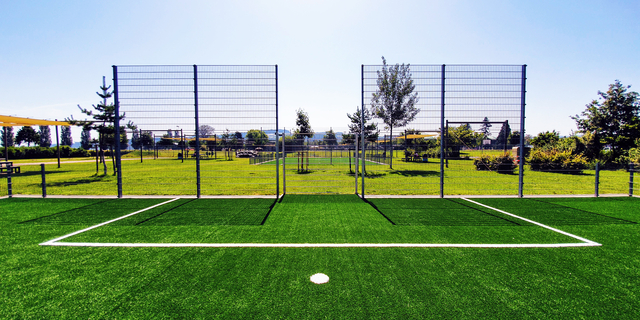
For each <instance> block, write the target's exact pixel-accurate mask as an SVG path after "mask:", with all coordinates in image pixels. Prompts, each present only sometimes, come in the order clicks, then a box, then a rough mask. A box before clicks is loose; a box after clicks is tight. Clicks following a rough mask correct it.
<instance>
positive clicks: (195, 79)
mask: <svg viewBox="0 0 640 320" xmlns="http://www.w3.org/2000/svg"><path fill="white" fill-rule="evenodd" d="M193 97H194V100H193V101H194V107H195V122H196V146H195V150H194V151H193V152H194V154H195V157H196V189H197V194H196V196H197V197H198V198H200V128H199V127H200V123H199V120H200V119H199V115H198V66H197V65H195V64H194V65H193Z"/></svg>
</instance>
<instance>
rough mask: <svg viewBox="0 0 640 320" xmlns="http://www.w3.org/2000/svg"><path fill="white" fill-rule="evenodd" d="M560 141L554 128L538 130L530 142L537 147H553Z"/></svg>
mask: <svg viewBox="0 0 640 320" xmlns="http://www.w3.org/2000/svg"><path fill="white" fill-rule="evenodd" d="M558 141H560V133H558V132H556V131H555V130H553V131H551V132H549V131H546V132H540V133H538V135H537V136H535V137H534V138H533V139H531V144H532V145H533V146H534V147H535V148H538V149H544V148H553V147H554V146H555V145H556V144H557V143H558Z"/></svg>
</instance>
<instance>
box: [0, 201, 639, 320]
mask: <svg viewBox="0 0 640 320" xmlns="http://www.w3.org/2000/svg"><path fill="white" fill-rule="evenodd" d="M638 201H639V200H638V199H637V198H628V197H625V198H527V199H516V198H475V199H467V198H445V199H438V198H417V199H416V198H400V199H399V198H394V199H390V198H371V199H368V200H367V201H364V200H362V199H360V198H358V197H357V196H355V195H334V196H321V195H314V196H307V195H304V196H303V195H286V196H284V197H283V198H282V199H280V200H276V199H268V198H228V199H220V198H202V199H194V198H162V199H161V198H155V199H109V198H93V199H86V198H85V199H82V198H46V199H38V198H11V199H8V198H5V199H0V224H1V225H2V226H1V227H2V230H3V232H2V236H1V237H0V241H1V246H0V255H2V260H3V264H2V265H3V270H2V271H0V279H2V280H1V281H2V289H1V290H2V291H1V299H0V310H3V316H4V317H7V318H70V317H78V318H127V317H130V318H142V317H145V318H149V317H152V318H160V317H166V318H344V319H353V318H459V317H468V318H479V317H490V318H554V319H555V318H617V319H619V318H637V317H638V316H639V315H640V311H638V310H639V309H638V308H637V307H638V302H637V296H638V294H639V293H640V289H638V288H639V287H640V286H639V285H640V280H639V279H640V267H639V265H640V254H639V253H640V249H638V248H640V240H639V239H638V236H637V234H638V231H640V228H639V227H638V222H640V211H639V210H638V209H637V208H638V204H639V202H638ZM316 273H324V274H326V275H327V276H328V277H329V282H328V283H325V284H314V283H313V282H311V281H310V277H311V276H312V275H313V274H316Z"/></svg>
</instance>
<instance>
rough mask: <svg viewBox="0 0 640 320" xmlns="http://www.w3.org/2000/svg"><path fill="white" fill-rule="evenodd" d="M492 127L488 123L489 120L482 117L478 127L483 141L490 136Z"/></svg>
mask: <svg viewBox="0 0 640 320" xmlns="http://www.w3.org/2000/svg"><path fill="white" fill-rule="evenodd" d="M491 127H492V125H491V123H490V121H489V118H487V117H484V119H483V120H482V127H480V133H482V135H483V136H484V137H483V139H486V138H489V137H490V136H491V129H490V128H491Z"/></svg>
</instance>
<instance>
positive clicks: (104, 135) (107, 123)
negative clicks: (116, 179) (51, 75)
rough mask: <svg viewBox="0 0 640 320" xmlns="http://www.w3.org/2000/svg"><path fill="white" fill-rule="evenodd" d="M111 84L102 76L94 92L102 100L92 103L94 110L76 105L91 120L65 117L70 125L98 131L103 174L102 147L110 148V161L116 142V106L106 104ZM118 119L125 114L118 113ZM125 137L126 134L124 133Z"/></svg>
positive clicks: (121, 118) (105, 172)
mask: <svg viewBox="0 0 640 320" xmlns="http://www.w3.org/2000/svg"><path fill="white" fill-rule="evenodd" d="M110 88H111V86H107V85H106V84H105V77H102V86H101V87H100V90H101V91H102V93H100V92H96V94H97V95H98V96H99V97H100V98H102V102H99V103H98V104H97V105H95V104H94V105H93V109H95V112H94V111H92V110H89V109H84V108H82V107H80V105H78V108H79V109H80V112H82V113H84V114H85V115H87V116H90V117H92V118H93V120H75V119H73V117H71V118H70V119H65V120H66V121H67V122H69V123H70V124H72V125H81V126H82V127H83V128H87V129H89V130H95V131H97V132H98V145H99V147H100V152H99V153H100V159H101V161H102V163H103V166H104V174H105V175H106V174H107V163H106V162H105V161H104V149H106V148H109V149H111V161H112V162H115V161H114V157H113V148H114V147H115V144H116V140H115V139H116V137H115V131H116V130H115V121H116V107H115V105H114V104H113V103H110V104H107V100H108V99H109V98H111V96H112V95H113V92H109V89H110ZM118 116H119V118H120V120H124V118H125V115H124V113H123V114H120V115H118ZM127 127H129V128H130V129H132V130H135V129H136V128H135V126H134V125H133V124H132V123H131V122H129V123H128V124H127ZM119 129H120V132H125V127H124V126H120V128H119ZM124 136H125V138H126V134H125V135H124ZM119 138H120V141H122V138H123V137H122V135H121V136H120V137H119ZM113 174H114V175H115V174H116V166H115V163H114V165H113Z"/></svg>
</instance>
